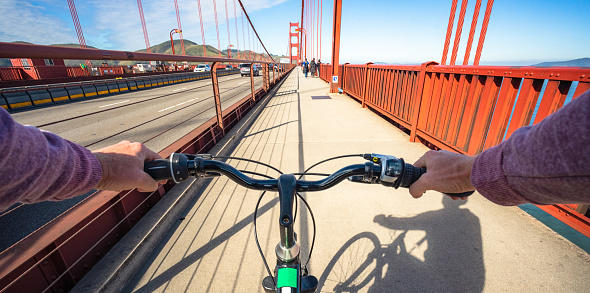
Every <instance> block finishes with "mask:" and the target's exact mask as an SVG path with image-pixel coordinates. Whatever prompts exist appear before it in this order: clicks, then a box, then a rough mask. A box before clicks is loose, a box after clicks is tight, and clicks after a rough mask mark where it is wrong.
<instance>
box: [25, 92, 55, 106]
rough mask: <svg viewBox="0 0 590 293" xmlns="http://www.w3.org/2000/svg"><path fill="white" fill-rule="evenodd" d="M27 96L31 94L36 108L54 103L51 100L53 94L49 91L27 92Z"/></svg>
mask: <svg viewBox="0 0 590 293" xmlns="http://www.w3.org/2000/svg"><path fill="white" fill-rule="evenodd" d="M27 94H29V97H31V101H32V102H33V105H35V106H37V105H43V104H47V103H52V102H53V100H51V94H50V93H49V92H48V91H47V89H42V90H32V91H27Z"/></svg>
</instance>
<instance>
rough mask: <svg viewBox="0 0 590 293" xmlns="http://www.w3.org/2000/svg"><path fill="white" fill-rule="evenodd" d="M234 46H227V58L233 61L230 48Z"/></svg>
mask: <svg viewBox="0 0 590 293" xmlns="http://www.w3.org/2000/svg"><path fill="white" fill-rule="evenodd" d="M233 46H234V45H231V44H230V45H227V56H228V57H229V59H231V50H230V49H229V48H231V47H233Z"/></svg>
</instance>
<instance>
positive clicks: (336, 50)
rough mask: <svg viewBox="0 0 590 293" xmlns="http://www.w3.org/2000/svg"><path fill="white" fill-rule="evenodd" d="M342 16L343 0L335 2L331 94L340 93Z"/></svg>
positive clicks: (335, 0)
mask: <svg viewBox="0 0 590 293" xmlns="http://www.w3.org/2000/svg"><path fill="white" fill-rule="evenodd" d="M341 16H342V0H334V23H333V28H332V38H333V39H332V42H333V43H332V72H331V73H332V74H331V75H332V76H331V78H332V80H330V93H338V78H339V77H338V67H339V66H338V65H339V62H340V61H339V57H340V23H341Z"/></svg>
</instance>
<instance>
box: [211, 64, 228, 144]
mask: <svg viewBox="0 0 590 293" xmlns="http://www.w3.org/2000/svg"><path fill="white" fill-rule="evenodd" d="M218 63H219V62H213V64H211V84H212V85H213V97H214V98H215V112H216V113H217V125H219V127H220V128H221V132H222V133H223V135H225V129H224V127H223V114H222V111H221V96H220V94H219V82H218V81H217V64H218Z"/></svg>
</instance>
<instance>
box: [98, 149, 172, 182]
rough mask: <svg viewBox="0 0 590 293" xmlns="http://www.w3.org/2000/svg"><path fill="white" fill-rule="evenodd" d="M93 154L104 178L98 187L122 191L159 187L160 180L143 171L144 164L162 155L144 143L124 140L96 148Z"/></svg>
mask: <svg viewBox="0 0 590 293" xmlns="http://www.w3.org/2000/svg"><path fill="white" fill-rule="evenodd" d="M93 154H94V156H95V157H96V158H97V159H98V161H99V162H100V166H101V167H102V178H101V179H100V182H99V183H98V185H97V186H96V188H97V189H100V190H112V191H121V190H130V189H133V188H137V190H139V191H141V192H148V191H154V190H156V189H158V182H157V181H156V180H154V179H153V178H152V177H150V175H148V174H147V173H146V172H144V171H143V164H144V162H148V161H153V160H156V159H161V158H162V157H160V155H158V154H156V153H155V152H153V151H151V150H149V149H148V148H147V147H145V146H144V145H143V144H142V143H139V142H130V141H127V140H124V141H121V142H120V143H118V144H114V145H111V146H108V147H105V148H102V149H99V150H96V151H94V152H93ZM159 183H162V184H163V183H166V181H160V182H159Z"/></svg>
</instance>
